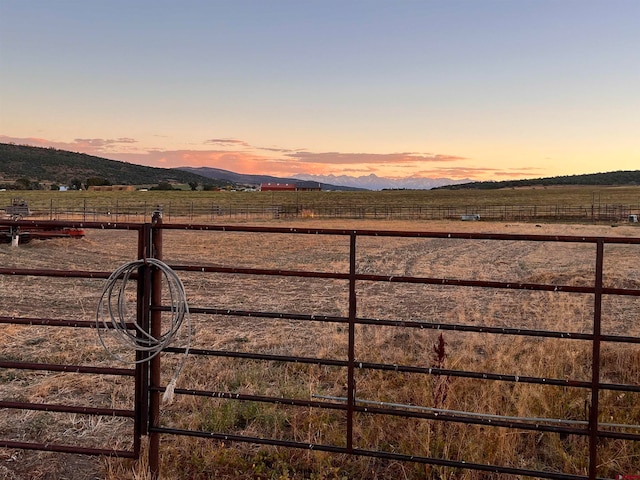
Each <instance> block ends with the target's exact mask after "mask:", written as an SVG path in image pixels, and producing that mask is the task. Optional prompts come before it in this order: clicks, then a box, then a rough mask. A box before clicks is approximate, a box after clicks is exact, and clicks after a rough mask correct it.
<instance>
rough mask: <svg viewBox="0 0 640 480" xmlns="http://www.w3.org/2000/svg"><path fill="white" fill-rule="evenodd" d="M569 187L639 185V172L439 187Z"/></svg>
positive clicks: (449, 188)
mask: <svg viewBox="0 0 640 480" xmlns="http://www.w3.org/2000/svg"><path fill="white" fill-rule="evenodd" d="M559 185H564V186H570V185H603V186H604V185H611V186H615V185H640V170H621V171H617V172H607V173H590V174H585V175H565V176H562V177H546V178H533V179H526V180H505V181H502V182H472V183H462V184H459V185H447V186H444V187H439V189H441V190H463V189H475V190H490V189H497V188H517V187H536V186H559Z"/></svg>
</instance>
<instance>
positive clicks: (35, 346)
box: [0, 219, 640, 480]
mask: <svg viewBox="0 0 640 480" xmlns="http://www.w3.org/2000/svg"><path fill="white" fill-rule="evenodd" d="M259 225H274V226H298V227H314V228H349V229H384V230H396V231H402V230H405V231H433V232H436V231H439V232H460V231H468V232H491V233H510V234H520V233H525V234H552V235H580V236H586V235H589V236H594V235H598V236H600V235H602V236H628V237H631V236H634V237H637V236H640V228H637V227H636V226H632V225H624V226H619V227H616V228H612V227H611V226H609V225H607V226H603V225H550V224H542V225H533V224H505V223H485V222H402V221H375V222H373V221H347V220H341V221H337V220H336V221H329V220H325V221H320V220H313V219H306V220H297V221H289V222H285V221H281V222H275V223H274V222H269V223H266V222H265V223H259ZM638 248H639V247H638V246H633V247H632V246H624V245H610V246H607V247H606V250H605V268H604V281H605V285H606V286H608V287H619V288H634V289H638V288H640V268H638V265H639V262H638V258H640V255H639V254H640V252H639V251H638ZM348 253H349V242H348V237H339V236H335V237H334V236H323V235H295V234H290V235H289V234H287V235H282V234H281V235H273V234H264V233H242V232H235V233H234V232H192V231H165V233H164V260H165V261H166V262H167V263H169V264H189V263H192V264H195V263H197V264H204V265H215V266H227V267H256V268H280V269H285V270H309V271H318V272H343V273H345V272H348V266H349V255H348ZM135 258H136V234H135V233H134V232H127V231H110V230H93V231H92V230H89V231H87V235H86V237H85V238H84V239H82V240H73V241H67V240H50V241H46V242H32V243H30V244H28V245H25V246H21V247H19V248H11V247H10V246H8V245H0V266H2V267H9V266H13V267H24V268H43V269H44V268H69V269H78V270H100V271H112V270H114V269H115V268H117V267H118V266H120V265H121V264H123V263H125V262H127V261H131V260H134V259H135ZM594 263H595V248H594V246H593V245H586V244H572V243H558V244H551V243H537V242H512V241H499V242H498V241H490V240H475V241H471V240H452V239H418V238H389V237H366V238H360V239H359V240H358V257H357V270H358V273H371V274H380V275H394V276H396V275H406V276H423V277H443V278H449V279H474V280H495V281H508V282H525V283H544V284H558V285H578V286H586V285H591V284H592V282H593V278H594V275H595V267H594ZM180 277H181V278H182V280H183V282H184V284H185V288H186V292H187V297H188V301H189V305H190V306H191V307H211V308H221V309H229V310H235V309H237V310H260V311H266V312H291V313H299V314H309V315H329V316H346V315H347V313H348V286H347V283H346V282H345V281H340V280H319V279H300V278H289V277H277V276H275V277H266V278H265V277H257V276H252V275H228V274H227V275H225V274H203V273H200V272H180ZM103 284H104V280H98V279H80V280H79V279H73V280H72V279H69V280H65V279H52V278H39V277H13V276H0V315H3V316H12V315H15V316H20V317H51V318H65V319H80V320H92V319H94V318H95V310H96V306H97V303H98V299H99V296H100V293H101V289H102V286H103ZM357 293H358V311H357V314H358V317H361V318H371V319H388V320H413V321H420V322H443V323H455V324H468V325H487V326H496V327H520V328H527V329H545V330H554V331H566V332H584V333H588V332H590V329H591V325H592V323H591V322H592V315H593V313H592V311H593V299H592V297H591V296H589V295H579V294H575V293H574V294H571V293H561V292H541V291H537V292H536V291H521V290H495V289H482V288H470V287H444V286H434V285H419V284H399V283H379V282H378V283H376V282H359V283H358V286H357ZM639 302H640V299H639V298H637V297H613V298H609V297H607V298H605V301H604V304H603V333H607V334H616V335H635V336H640V323H639V322H638V314H639V313H640V303H639ZM192 322H193V328H194V336H193V340H192V347H193V348H210V349H216V350H229V351H239V352H258V353H268V354H282V355H301V356H308V357H318V358H336V359H341V360H346V358H347V332H346V327H345V326H343V325H341V324H336V323H321V322H303V321H288V320H270V319H265V318H246V317H229V316H211V315H202V314H194V315H192ZM439 334H440V332H438V331H436V330H429V329H424V330H422V329H403V328H397V327H384V326H376V325H359V326H358V327H357V329H356V359H357V360H358V361H361V362H385V363H392V364H398V365H417V366H426V367H432V366H441V367H444V368H449V369H457V370H468V371H478V372H495V373H502V374H507V375H519V376H540V377H545V378H558V379H565V378H571V379H577V380H589V379H590V375H591V350H590V348H591V346H590V343H589V342H582V341H577V340H567V339H562V340H560V339H544V338H533V337H519V336H509V335H488V334H480V333H464V332H452V331H445V332H443V340H444V341H445V342H446V344H445V347H444V348H445V350H444V352H445V354H446V355H445V356H444V357H443V356H441V357H440V358H435V357H434V346H435V345H437V344H438V341H439ZM113 348H114V349H116V350H117V351H118V352H119V353H121V354H122V355H123V356H127V357H128V358H131V356H132V355H131V353H129V352H127V351H126V349H125V348H124V347H117V346H114V347H113ZM0 360H4V361H6V360H21V361H36V362H51V363H72V364H83V365H100V366H107V365H109V366H117V367H120V366H122V364H121V363H119V362H117V361H115V360H113V359H112V358H111V357H110V356H109V355H108V354H107V353H106V352H105V351H104V349H103V348H102V346H101V345H100V343H99V342H98V339H97V335H96V332H95V329H64V328H56V327H41V326H16V325H0ZM179 360H180V358H179V357H178V356H171V355H165V356H164V357H163V384H166V383H167V382H168V381H169V379H170V378H171V375H172V374H173V371H174V369H175V366H176V365H177V362H178V361H179ZM601 377H602V378H603V379H604V381H607V382H614V383H615V382H625V383H632V384H636V385H639V384H640V347H638V346H637V345H636V346H631V345H605V346H603V351H602V358H601ZM356 382H357V393H356V396H357V398H358V399H365V400H369V401H378V402H390V403H398V404H410V405H418V406H424V407H437V408H446V409H451V410H465V411H470V412H478V413H488V414H496V415H510V416H515V417H536V418H538V417H546V418H562V419H568V420H586V419H587V409H588V402H589V391H588V390H584V389H582V390H581V389H569V388H566V387H552V386H548V385H547V386H542V385H533V384H524V383H508V382H497V381H478V380H473V381H472V380H470V379H465V378H455V377H431V376H425V375H417V374H408V373H398V372H383V371H375V370H363V371H358V370H357V371H356ZM178 388H190V389H201V390H217V391H225V392H232V393H241V394H243V393H246V394H257V395H272V396H285V397H293V398H302V399H313V398H316V396H318V395H320V396H332V397H345V396H346V369H340V368H335V367H327V366H322V367H321V366H318V365H303V364H282V363H277V362H256V361H251V360H238V359H231V358H222V357H190V358H189V360H188V361H187V363H186V365H185V367H184V370H183V372H182V375H181V377H180V379H179V381H178ZM132 395H133V380H132V379H130V378H125V377H113V378H111V377H100V378H96V377H95V376H91V375H82V374H73V373H59V372H53V373H46V372H37V371H35V372H34V371H26V370H11V369H2V370H0V399H2V400H21V401H29V402H36V403H37V402H46V403H67V404H72V405H92V406H105V407H113V408H131V405H132ZM600 401H601V405H600V407H601V415H600V421H601V422H605V423H611V424H630V425H639V424H640V398H639V395H638V394H634V393H622V394H621V393H617V394H615V395H614V394H612V393H611V392H607V391H603V392H602V393H601V400H600ZM162 415H163V417H162V418H163V424H164V425H166V426H172V427H176V428H189V429H194V430H207V431H216V432H230V433H237V434H242V435H253V436H259V437H267V438H280V439H287V440H296V441H301V442H306V443H325V444H335V445H340V446H343V445H344V442H345V440H344V439H345V433H344V432H345V420H344V414H343V413H341V412H334V411H329V410H318V409H313V408H300V407H288V406H282V405H272V404H259V403H255V402H237V401H229V400H223V399H213V398H200V397H187V396H181V395H178V396H177V397H176V400H175V402H174V403H172V404H170V405H165V406H163V408H162ZM131 431H132V421H131V420H128V419H121V418H105V417H86V416H83V415H78V414H60V413H46V412H37V411H20V410H5V411H3V412H2V416H1V417H0V438H5V439H14V440H21V441H29V440H32V441H41V442H45V443H46V442H59V443H70V444H74V445H84V446H98V447H100V446H109V447H115V448H123V449H126V448H131V441H132V440H131ZM624 431H627V432H628V431H633V430H624ZM636 432H637V430H636ZM354 443H355V445H356V446H357V447H358V448H363V449H372V450H378V449H379V450H385V451H390V452H397V453H406V454H414V455H423V456H432V457H438V458H449V459H454V460H464V461H467V462H475V463H494V464H497V465H508V466H512V467H517V468H530V469H540V470H548V471H561V472H565V473H571V474H581V475H584V474H586V468H587V463H588V442H587V439H586V438H584V437H580V436H572V435H569V436H564V435H559V434H555V433H540V432H533V431H524V430H507V429H504V428H501V427H487V426H473V425H465V424H458V423H441V422H432V421H427V420H420V419H406V418H401V417H392V416H386V417H378V416H372V415H366V414H357V415H356V422H355V425H354ZM603 443H604V445H603V448H602V452H603V454H602V455H601V458H600V466H599V475H600V476H605V477H613V476H614V475H615V474H638V473H640V472H639V471H638V467H637V465H640V445H638V443H640V442H635V443H634V442H625V441H617V440H616V441H607V442H603ZM161 472H162V477H161V478H166V479H176V480H183V479H184V480H186V479H209V478H220V479H235V478H239V479H243V478H244V479H250V478H259V479H316V480H321V479H381V480H382V479H420V478H423V479H431V478H434V479H435V478H438V479H444V478H447V479H454V478H455V479H474V480H475V479H488V478H507V476H505V475H503V476H500V475H497V474H489V473H483V472H476V471H462V470H455V469H451V468H446V467H435V466H424V465H414V464H410V463H401V462H394V461H375V460H373V459H369V458H357V457H353V458H351V457H346V456H341V455H331V454H328V453H323V452H314V451H308V450H287V449H283V448H270V447H260V446H256V445H252V444H232V443H224V442H214V441H204V440H196V439H192V438H188V437H174V436H171V437H168V436H163V437H162V442H161ZM0 478H6V479H9V480H13V479H73V480H80V479H82V480H85V479H96V478H106V479H112V480H113V479H135V480H138V479H146V478H147V476H146V473H145V464H144V461H141V462H132V461H129V460H119V459H102V458H94V457H85V456H79V455H68V454H49V453H38V452H29V451H22V450H10V449H1V450H0Z"/></svg>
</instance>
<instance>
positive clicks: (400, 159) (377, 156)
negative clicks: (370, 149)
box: [287, 152, 466, 165]
mask: <svg viewBox="0 0 640 480" xmlns="http://www.w3.org/2000/svg"><path fill="white" fill-rule="evenodd" d="M287 156H288V157H291V158H295V159H296V160H297V161H299V162H302V163H320V164H331V165H355V164H362V163H365V164H378V165H396V164H403V163H410V164H416V163H423V162H454V161H458V160H466V159H465V158H464V157H458V156H455V155H433V154H430V153H426V154H425V153H413V152H408V153H407V152H405V153H382V154H381V153H340V152H324V153H313V152H296V153H291V154H288V155H287Z"/></svg>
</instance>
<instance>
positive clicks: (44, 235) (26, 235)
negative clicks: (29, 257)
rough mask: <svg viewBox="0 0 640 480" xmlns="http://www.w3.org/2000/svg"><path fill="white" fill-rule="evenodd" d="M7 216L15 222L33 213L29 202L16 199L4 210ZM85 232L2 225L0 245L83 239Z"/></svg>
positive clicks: (61, 228) (40, 226) (46, 226)
mask: <svg viewBox="0 0 640 480" xmlns="http://www.w3.org/2000/svg"><path fill="white" fill-rule="evenodd" d="M4 211H5V214H6V216H7V217H8V218H9V219H11V220H13V221H18V220H22V219H23V218H24V217H26V216H29V215H30V214H31V211H30V210H29V206H28V205H27V202H26V201H25V200H22V199H17V198H14V199H13V201H12V202H11V205H9V206H7V207H5V208H4ZM82 237H84V230H83V229H81V228H73V227H58V226H52V225H24V224H21V225H17V224H16V225H0V243H11V244H12V245H18V243H29V242H30V241H31V240H34V239H37V240H49V239H53V238H82Z"/></svg>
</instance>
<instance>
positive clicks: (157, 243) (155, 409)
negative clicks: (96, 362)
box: [149, 210, 162, 480]
mask: <svg viewBox="0 0 640 480" xmlns="http://www.w3.org/2000/svg"><path fill="white" fill-rule="evenodd" d="M151 248H152V250H151V253H152V257H153V258H155V259H157V260H162V212H161V211H160V210H156V211H155V212H153V217H152V219H151ZM151 284H152V285H151V326H150V327H151V336H153V337H155V338H159V337H160V336H161V335H162V312H161V311H160V310H158V309H157V307H159V306H160V305H161V303H162V272H161V271H160V270H158V269H153V272H152V274H151ZM156 387H160V355H156V356H155V357H153V358H152V359H151V362H150V382H149V390H150V393H149V473H150V474H151V478H152V479H153V480H157V479H158V478H160V434H159V433H158V432H155V431H153V429H154V428H157V427H159V426H160V392H159V391H157V390H155V388H156Z"/></svg>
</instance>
